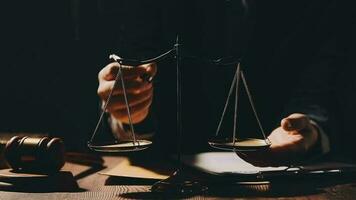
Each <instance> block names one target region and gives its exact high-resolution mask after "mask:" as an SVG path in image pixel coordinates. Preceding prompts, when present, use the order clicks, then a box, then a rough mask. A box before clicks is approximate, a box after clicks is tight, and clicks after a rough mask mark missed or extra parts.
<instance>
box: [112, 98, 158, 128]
mask: <svg viewBox="0 0 356 200" xmlns="http://www.w3.org/2000/svg"><path fill="white" fill-rule="evenodd" d="M151 104H152V97H150V98H148V99H147V100H145V101H143V102H141V103H138V104H136V105H134V106H130V113H131V119H132V123H134V124H135V123H139V122H141V121H142V120H143V119H145V118H146V116H147V115H148V112H149V108H150V106H151ZM110 113H111V114H112V115H113V116H114V117H115V119H117V120H119V121H121V122H123V123H129V118H128V114H127V109H126V107H125V108H122V109H117V110H113V111H111V112H110Z"/></svg>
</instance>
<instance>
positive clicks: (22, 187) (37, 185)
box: [0, 169, 81, 193]
mask: <svg viewBox="0 0 356 200" xmlns="http://www.w3.org/2000/svg"><path fill="white" fill-rule="evenodd" d="M1 174H2V176H0V190H1V191H11V192H31V193H46V192H77V191H81V190H80V188H79V187H78V184H77V182H76V181H75V179H74V177H73V174H72V173H70V172H64V171H61V172H58V173H52V174H34V173H32V174H24V173H20V172H15V171H12V170H10V169H5V170H1Z"/></svg>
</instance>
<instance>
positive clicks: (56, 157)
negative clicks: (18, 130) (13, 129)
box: [4, 136, 65, 173]
mask: <svg viewBox="0 0 356 200" xmlns="http://www.w3.org/2000/svg"><path fill="white" fill-rule="evenodd" d="M4 157H5V159H6V161H7V163H8V165H9V166H10V167H11V168H12V169H14V170H16V171H33V172H43V173H47V172H56V171H59V170H60V169H61V168H62V167H63V165H64V163H65V159H64V144H63V142H62V140H61V139H59V138H48V137H42V138H31V137H19V136H14V137H12V138H11V139H10V140H9V141H8V142H7V144H6V146H5V150H4Z"/></svg>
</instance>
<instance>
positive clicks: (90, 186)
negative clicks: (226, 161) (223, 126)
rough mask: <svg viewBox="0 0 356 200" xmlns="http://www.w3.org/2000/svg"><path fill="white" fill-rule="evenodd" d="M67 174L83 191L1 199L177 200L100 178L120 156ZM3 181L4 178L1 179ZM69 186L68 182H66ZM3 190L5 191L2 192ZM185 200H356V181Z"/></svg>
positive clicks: (71, 165)
mask: <svg viewBox="0 0 356 200" xmlns="http://www.w3.org/2000/svg"><path fill="white" fill-rule="evenodd" d="M69 156H70V157H69V158H68V159H67V160H68V162H67V163H66V164H65V166H64V167H63V169H62V170H63V171H68V172H71V173H72V174H73V179H74V180H75V181H76V182H77V183H78V185H79V188H75V190H74V191H73V192H62V191H53V192H45V191H46V190H45V188H41V189H42V190H41V189H38V190H36V192H34V191H21V192H15V191H9V190H8V189H7V191H0V200H8V199H9V200H19V199H29V200H32V199H33V200H42V199H43V200H52V199H61V200H65V199H85V200H91V199H101V200H111V199H116V200H117V199H177V198H183V196H172V195H164V194H158V193H152V192H150V188H151V184H152V183H154V181H142V180H136V179H133V180H130V179H129V178H116V179H114V180H112V179H113V178H110V177H107V176H104V175H100V174H98V172H101V171H103V170H107V169H108V168H111V167H114V166H115V165H117V164H119V163H120V162H122V161H123V158H124V157H120V156H104V157H102V158H101V157H98V156H95V155H94V156H93V155H91V156H88V155H80V154H76V155H69ZM0 182H1V179H0ZM64 184H65V183H64ZM0 190H4V189H1V187H0ZM184 198H185V199H292V200H304V199H333V200H334V199H336V200H337V199H355V198H356V180H355V179H353V180H347V181H343V180H323V181H317V180H316V181H304V180H301V181H299V182H295V181H291V182H280V183H273V184H269V185H266V184H265V185H254V186H251V185H246V186H241V185H224V184H221V183H217V184H211V185H209V190H208V191H207V192H205V193H204V194H198V195H194V196H190V197H189V196H188V197H184Z"/></svg>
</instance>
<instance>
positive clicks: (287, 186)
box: [119, 176, 356, 199]
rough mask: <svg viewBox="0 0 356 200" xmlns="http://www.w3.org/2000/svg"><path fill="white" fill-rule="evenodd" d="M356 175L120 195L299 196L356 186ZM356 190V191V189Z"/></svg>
mask: <svg viewBox="0 0 356 200" xmlns="http://www.w3.org/2000/svg"><path fill="white" fill-rule="evenodd" d="M355 178H356V177H355V176H349V177H338V178H335V177H334V178H330V177H325V178H319V179H315V180H290V181H288V180H277V181H272V182H260V183H247V182H241V183H240V184H228V183H224V182H215V183H213V182H210V183H206V185H208V188H209V189H208V190H207V191H206V192H205V193H203V194H191V195H187V196H184V195H175V194H163V193H152V192H128V193H124V194H121V195H119V196H120V197H124V198H134V199H157V198H158V199H162V198H167V199H175V198H189V197H191V196H204V197H225V198H232V197H235V198H236V197H272V198H273V197H297V196H308V195H317V194H323V193H326V189H327V188H330V187H333V186H337V185H344V184H348V185H349V187H351V188H355V187H356V183H355V180H356V179H355ZM355 192H356V191H355Z"/></svg>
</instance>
